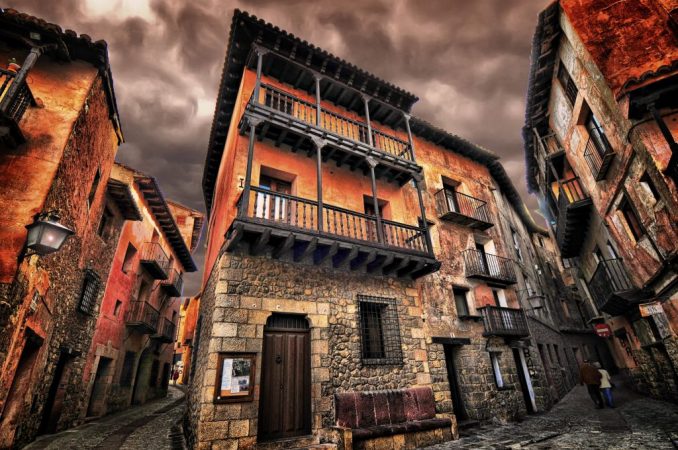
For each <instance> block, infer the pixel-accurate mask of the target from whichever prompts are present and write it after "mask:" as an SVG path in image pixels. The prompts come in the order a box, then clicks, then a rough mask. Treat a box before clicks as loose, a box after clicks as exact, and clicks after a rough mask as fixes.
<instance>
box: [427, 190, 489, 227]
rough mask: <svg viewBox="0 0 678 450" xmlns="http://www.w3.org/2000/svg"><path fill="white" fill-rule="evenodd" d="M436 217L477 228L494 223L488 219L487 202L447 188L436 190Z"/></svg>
mask: <svg viewBox="0 0 678 450" xmlns="http://www.w3.org/2000/svg"><path fill="white" fill-rule="evenodd" d="M435 198H436V208H437V210H438V217H440V218H441V219H443V220H449V221H450V222H454V223H458V224H460V225H464V226H467V227H470V228H475V229H478V230H486V229H488V228H490V227H492V226H494V224H493V223H492V221H491V220H490V214H489V212H488V209H487V203H486V202H484V201H482V200H480V199H477V198H475V197H471V196H470V195H466V194H462V193H461V192H456V191H452V190H449V189H441V190H439V191H438V192H436V195H435Z"/></svg>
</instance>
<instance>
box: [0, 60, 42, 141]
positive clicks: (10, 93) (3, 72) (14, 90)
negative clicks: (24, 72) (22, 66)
mask: <svg viewBox="0 0 678 450" xmlns="http://www.w3.org/2000/svg"><path fill="white" fill-rule="evenodd" d="M16 78H17V73H16V72H13V71H11V70H7V69H0V126H3V125H4V127H6V129H7V130H8V131H7V132H5V133H2V134H0V140H2V141H3V142H6V143H8V144H10V145H11V146H12V147H14V146H16V145H17V144H20V143H21V142H23V141H24V140H25V139H24V136H23V133H21V130H20V129H19V122H20V121H21V118H22V117H23V115H24V112H26V109H27V108H28V107H29V106H30V105H35V99H34V98H33V93H32V92H31V89H30V88H29V87H28V83H26V81H25V80H21V81H16ZM16 83H19V84H18V85H17V84H16Z"/></svg>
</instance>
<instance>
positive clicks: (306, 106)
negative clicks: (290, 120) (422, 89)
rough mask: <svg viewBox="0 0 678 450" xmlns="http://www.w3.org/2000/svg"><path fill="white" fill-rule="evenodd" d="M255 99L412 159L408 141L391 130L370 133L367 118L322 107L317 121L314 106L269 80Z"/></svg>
mask: <svg viewBox="0 0 678 450" xmlns="http://www.w3.org/2000/svg"><path fill="white" fill-rule="evenodd" d="M254 101H256V102H257V103H258V104H260V105H263V106H267V107H269V108H271V109H274V110H276V111H279V112H282V113H284V114H287V115H289V116H292V117H294V118H295V119H297V120H300V121H302V122H305V123H308V124H310V125H314V126H317V127H319V128H322V129H323V130H326V131H328V132H330V133H333V134H335V135H337V136H340V137H342V138H346V139H350V140H352V141H355V142H360V143H362V144H366V145H370V144H371V145H372V147H373V148H375V149H376V150H378V151H380V152H382V153H386V154H387V155H389V156H392V157H396V158H400V159H405V160H408V161H412V162H413V161H414V157H413V155H412V149H411V148H410V145H409V143H408V142H406V141H404V140H402V139H400V138H398V137H396V136H394V135H392V134H390V133H387V132H384V131H381V130H376V129H372V134H371V136H370V133H369V127H368V126H367V123H366V122H362V121H359V120H355V119H352V118H350V117H346V116H344V115H342V114H339V113H336V112H334V111H330V110H328V109H326V108H323V107H321V112H320V123H317V122H318V116H317V106H316V105H315V104H313V103H311V102H307V101H305V100H302V99H301V98H299V97H297V96H295V95H294V94H292V93H290V92H286V91H284V90H282V89H279V88H276V87H273V86H270V85H268V84H262V85H261V90H260V94H259V98H258V99H254V98H252V99H250V102H254Z"/></svg>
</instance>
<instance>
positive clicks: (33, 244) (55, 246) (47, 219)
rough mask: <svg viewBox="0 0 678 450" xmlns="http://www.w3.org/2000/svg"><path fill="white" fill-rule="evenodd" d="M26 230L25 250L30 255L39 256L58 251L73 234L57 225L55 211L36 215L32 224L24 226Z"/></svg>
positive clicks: (57, 219) (64, 227) (57, 216)
mask: <svg viewBox="0 0 678 450" xmlns="http://www.w3.org/2000/svg"><path fill="white" fill-rule="evenodd" d="M26 229H27V230H28V239H27V240H26V248H27V249H28V250H29V251H32V252H33V253H31V254H35V255H40V256H44V255H49V254H50V253H54V252H56V251H58V250H59V249H60V248H61V246H62V245H64V242H66V239H67V238H68V237H69V236H70V235H72V234H73V230H71V229H70V228H68V227H66V226H64V225H62V224H60V223H59V215H58V214H57V213H56V211H48V212H45V213H40V214H38V215H37V216H36V217H35V221H34V222H33V223H32V224H30V225H26Z"/></svg>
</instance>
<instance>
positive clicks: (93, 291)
mask: <svg viewBox="0 0 678 450" xmlns="http://www.w3.org/2000/svg"><path fill="white" fill-rule="evenodd" d="M100 286H101V281H100V280H99V276H98V275H97V274H96V272H94V271H93V270H90V269H87V270H85V279H84V280H83V283H82V291H81V292H80V302H79V303H78V310H79V311H80V312H83V313H85V314H93V313H94V310H95V309H96V305H97V297H98V296H99V287H100Z"/></svg>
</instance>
